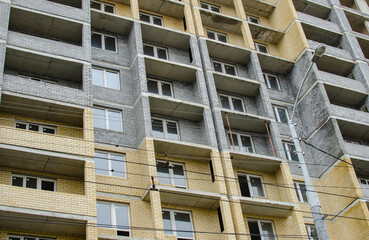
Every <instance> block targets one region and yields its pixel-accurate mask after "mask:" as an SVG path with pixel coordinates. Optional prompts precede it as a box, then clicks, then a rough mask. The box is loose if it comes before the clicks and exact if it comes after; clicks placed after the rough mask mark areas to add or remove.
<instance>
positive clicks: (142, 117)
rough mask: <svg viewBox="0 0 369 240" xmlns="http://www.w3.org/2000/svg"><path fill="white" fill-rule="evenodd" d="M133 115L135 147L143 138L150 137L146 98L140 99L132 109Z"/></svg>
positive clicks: (147, 101) (147, 100)
mask: <svg viewBox="0 0 369 240" xmlns="http://www.w3.org/2000/svg"><path fill="white" fill-rule="evenodd" d="M133 111H134V114H135V126H134V129H135V133H136V136H135V138H136V147H139V145H140V143H141V142H142V140H143V139H144V138H145V137H152V130H151V129H152V126H151V114H150V105H149V99H148V97H145V96H144V97H142V98H140V99H139V100H138V101H137V103H136V104H135V105H134V107H133Z"/></svg>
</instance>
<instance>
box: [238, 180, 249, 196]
mask: <svg viewBox="0 0 369 240" xmlns="http://www.w3.org/2000/svg"><path fill="white" fill-rule="evenodd" d="M238 182H239V184H240V189H241V195H242V196H244V197H251V195H250V189H249V184H248V182H247V177H246V176H242V175H239V176H238Z"/></svg>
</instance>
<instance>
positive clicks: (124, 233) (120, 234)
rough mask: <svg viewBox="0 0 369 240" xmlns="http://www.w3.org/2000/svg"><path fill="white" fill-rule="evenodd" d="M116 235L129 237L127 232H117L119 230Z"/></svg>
mask: <svg viewBox="0 0 369 240" xmlns="http://www.w3.org/2000/svg"><path fill="white" fill-rule="evenodd" d="M117 235H118V236H125V237H129V232H128V231H119V230H117Z"/></svg>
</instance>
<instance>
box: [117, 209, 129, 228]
mask: <svg viewBox="0 0 369 240" xmlns="http://www.w3.org/2000/svg"><path fill="white" fill-rule="evenodd" d="M115 216H116V219H117V228H118V229H125V230H129V220H128V206H125V205H115Z"/></svg>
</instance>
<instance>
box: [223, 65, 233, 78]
mask: <svg viewBox="0 0 369 240" xmlns="http://www.w3.org/2000/svg"><path fill="white" fill-rule="evenodd" d="M224 68H225V71H226V73H227V74H230V75H234V76H235V75H236V69H235V68H234V67H233V66H230V65H224Z"/></svg>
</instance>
